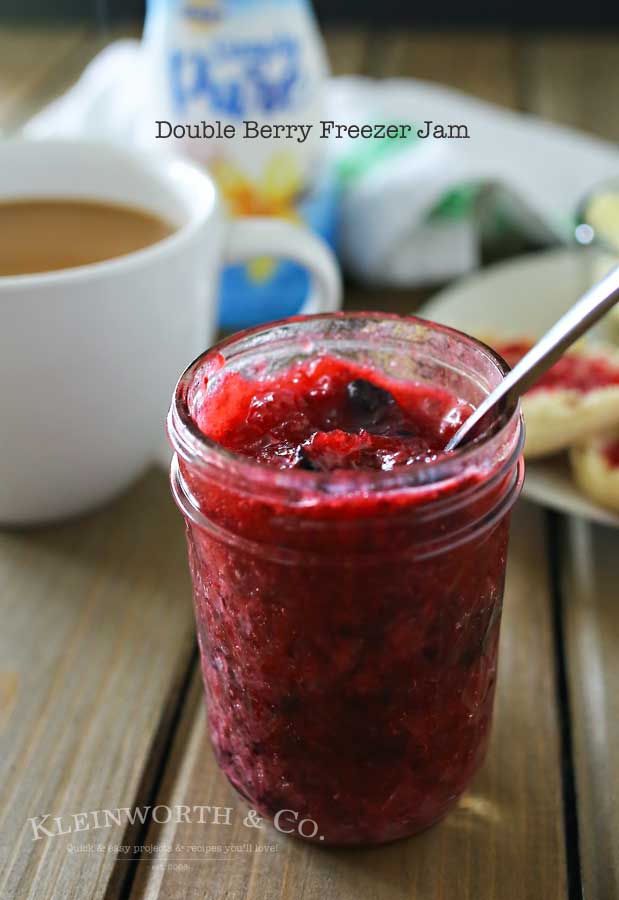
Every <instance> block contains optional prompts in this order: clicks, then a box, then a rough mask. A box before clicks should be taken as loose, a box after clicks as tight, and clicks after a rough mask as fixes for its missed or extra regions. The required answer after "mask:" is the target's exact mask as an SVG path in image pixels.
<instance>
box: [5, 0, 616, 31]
mask: <svg viewBox="0 0 619 900" xmlns="http://www.w3.org/2000/svg"><path fill="white" fill-rule="evenodd" d="M314 7H315V9H316V12H317V14H318V17H319V19H320V21H321V22H359V23H368V24H380V25H395V24H400V25H403V24H406V25H429V26H433V27H434V26H439V25H440V26H463V27H466V26H478V25H482V26H489V25H494V26H505V27H522V28H535V27H549V28H553V29H556V28H561V27H568V28H569V27H581V26H583V25H584V26H588V27H591V28H600V27H606V26H617V25H619V7H618V6H617V3H614V2H613V0H597V2H595V3H575V2H571V3H564V2H563V3H562V2H560V0H545V2H544V3H538V2H535V0H521V2H519V3H512V2H510V0H496V2H493V3H489V2H486V0H477V2H474V3H461V2H459V0H444V2H443V3H441V4H439V6H438V7H437V6H436V5H434V4H431V5H430V6H424V5H423V4H416V3H410V4H409V3H402V2H399V0H383V2H381V3H374V2H372V0H316V3H315V4H314ZM143 14H144V2H143V0H90V2H87V3H84V2H81V0H3V3H2V16H3V17H6V18H7V19H8V18H17V19H20V18H53V19H60V18H73V19H80V20H84V19H91V20H92V21H99V22H106V21H118V20H123V19H124V20H126V19H131V18H139V17H141V16H143Z"/></svg>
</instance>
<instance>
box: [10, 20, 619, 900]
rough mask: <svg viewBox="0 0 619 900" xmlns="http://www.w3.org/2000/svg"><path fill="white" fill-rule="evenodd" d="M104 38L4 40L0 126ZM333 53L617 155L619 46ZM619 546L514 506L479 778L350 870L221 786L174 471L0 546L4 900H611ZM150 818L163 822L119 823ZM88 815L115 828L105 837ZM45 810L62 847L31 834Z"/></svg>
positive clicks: (536, 42)
mask: <svg viewBox="0 0 619 900" xmlns="http://www.w3.org/2000/svg"><path fill="white" fill-rule="evenodd" d="M115 36H116V34H115V33H107V34H103V35H94V34H92V32H91V31H90V30H89V29H88V28H86V27H81V26H76V27H72V28H66V29H62V30H55V31H54V30H51V29H43V28H38V29H29V30H24V29H20V28H17V27H15V28H13V27H11V28H9V27H4V28H2V29H0V127H2V128H3V129H4V130H6V131H11V130H14V129H16V128H18V127H19V125H20V124H22V123H23V122H24V121H25V119H26V118H27V117H28V116H29V115H31V114H32V113H33V112H34V111H35V110H36V109H38V108H39V107H40V106H41V105H43V104H44V103H46V102H48V101H49V100H50V99H51V98H52V97H53V96H55V95H56V94H58V93H60V92H61V91H63V90H64V89H65V88H66V87H67V86H68V85H69V84H70V83H71V82H72V81H73V80H74V79H75V78H76V77H77V75H78V74H79V72H80V71H81V69H82V68H83V66H84V65H85V63H86V62H87V61H88V60H89V59H90V58H91V57H92V56H93V55H94V53H95V52H96V51H97V50H99V49H100V48H101V47H102V46H103V45H104V44H105V43H106V42H107V41H108V40H110V39H112V38H113V37H115ZM328 47H329V51H330V55H331V60H332V65H333V69H334V71H335V72H336V73H343V72H365V73H368V74H371V75H376V76H379V75H395V74H398V75H415V76H418V77H422V78H427V79H431V80H436V81H439V82H444V83H446V84H451V85H455V86H457V87H459V88H461V89H463V90H465V91H468V92H470V93H472V94H476V95H478V96H480V97H483V98H485V99H488V100H492V101H495V102H497V103H500V104H504V105H506V106H509V107H512V108H520V109H525V110H529V111H531V112H536V113H540V114H542V115H545V116H548V117H549V118H552V119H555V120H557V121H560V122H564V123H567V124H571V125H576V126H579V127H582V128H584V129H585V130H588V131H591V132H594V133H596V134H599V135H602V136H605V137H607V138H611V139H615V140H617V139H618V138H619V118H618V117H617V116H616V115H615V114H614V113H615V111H616V109H617V106H618V103H619V66H618V65H617V60H618V58H619V52H618V51H619V42H618V40H617V38H616V37H611V36H587V37H586V38H584V37H580V36H574V37H564V38H563V37H556V38H547V37H540V36H528V35H523V36H518V37H516V36H513V35H508V34H469V35H457V36H456V35H452V34H414V35H409V34H403V33H402V32H398V33H397V34H370V33H366V32H365V31H363V30H356V31H340V32H334V33H331V34H329V35H328ZM524 163H525V164H526V161H524ZM422 296H423V294H422V293H421V292H410V291H403V292H400V293H394V292H387V293H380V294H377V293H376V292H372V291H365V290H363V289H360V288H350V289H349V291H348V294H347V305H348V306H349V307H351V308H363V307H366V308H383V309H396V310H402V311H405V310H410V309H411V308H412V307H413V306H414V305H416V304H417V303H418V302H419V300H420V299H421V297H422ZM618 549H619V538H618V536H617V533H616V532H614V531H610V530H605V529H604V528H599V527H591V526H589V525H587V524H585V523H584V522H582V521H575V520H569V519H564V518H562V517H559V516H557V515H553V514H549V513H547V512H545V511H544V510H542V509H540V508H539V507H536V506H533V505H530V504H528V503H526V502H524V501H523V502H521V503H520V504H519V507H518V509H517V512H516V514H515V516H514V527H513V539H512V545H511V554H510V561H509V570H508V579H507V593H506V603H505V615H504V625H503V631H502V646H501V664H500V678H499V685H500V687H499V691H498V697H497V706H496V719H495V726H494V732H493V738H492V743H491V749H490V753H489V757H488V760H487V762H486V764H485V766H484V767H483V770H482V771H481V772H480V774H479V776H478V777H477V778H476V780H475V782H474V785H473V787H472V789H471V790H470V791H469V792H468V793H467V794H466V796H465V797H464V798H463V800H462V801H461V803H460V804H459V806H458V808H457V809H456V810H455V812H453V813H452V814H451V815H450V816H448V818H447V819H446V820H445V821H444V822H443V823H441V824H440V825H438V826H436V827H435V828H434V829H431V830H430V831H428V832H426V833H425V834H423V835H422V836H420V837H418V838H416V839H414V840H411V841H405V842H400V843H398V844H395V845H392V846H387V847H384V848H380V849H376V850H372V851H364V852H357V851H347V852H345V851H328V850H322V849H320V850H318V849H316V848H314V847H309V846H305V845H302V844H300V843H297V842H294V841H292V840H289V839H286V838H284V837H282V836H281V835H278V834H276V833H275V832H274V831H273V830H272V829H271V828H270V827H265V828H262V829H248V828H247V827H246V826H245V825H244V824H243V818H244V816H245V815H246V810H245V807H244V806H243V804H242V803H241V802H240V800H239V799H238V798H237V797H236V796H235V795H234V794H233V792H232V791H231V789H230V788H229V787H228V786H227V784H226V783H225V781H224V779H223V778H222V777H221V776H220V775H219V774H218V771H217V769H216V766H215V764H214V762H213V759H212V756H211V751H210V749H209V745H208V742H207V739H206V734H205V717H204V711H203V706H202V701H201V686H200V678H199V672H198V663H197V655H196V650H195V643H194V637H193V620H192V612H191V603H190V586H189V580H188V576H187V571H186V560H185V547H184V540H183V529H182V524H181V519H180V516H179V514H178V513H177V511H176V509H175V508H174V507H173V505H172V502H171V500H170V497H169V493H168V488H167V484H166V478H165V476H164V475H163V473H161V472H155V471H153V472H150V473H148V474H147V475H146V476H145V477H144V479H143V480H142V481H141V482H140V483H139V484H138V485H136V486H135V487H134V489H133V490H132V491H131V492H130V493H129V494H128V495H127V496H125V497H123V498H122V499H121V500H120V501H118V502H117V503H116V504H114V505H112V506H110V507H108V508H106V509H104V510H102V511H101V512H99V513H97V514H96V515H93V516H91V517H88V518H85V519H82V520H81V521H78V522H74V523H70V524H65V525H62V526H59V527H56V528H46V529H42V530H36V531H29V532H5V533H3V534H1V535H0V605H1V613H0V622H1V626H0V647H1V657H0V741H1V744H0V835H1V846H0V897H1V898H2V900H32V898H37V900H42V898H49V900H60V898H79V900H89V898H106V900H113V898H131V900H137V898H145V900H146V898H148V900H155V898H167V900H176V898H179V900H181V898H198V897H199V898H208V900H224V898H225V900H241V898H247V900H277V898H285V900H317V898H320V900H335V898H346V900H348V898H349V900H383V898H387V900H389V898H394V900H395V898H397V900H399V898H402V900H404V898H408V900H412V898H415V900H468V898H470V900H516V898H518V900H520V898H522V900H525V898H526V900H555V898H557V900H558V898H569V900H577V898H581V897H586V898H587V900H612V898H617V897H618V896H619V716H618V715H617V714H618V712H619V607H618V606H617V602H616V601H617V599H618V597H617V584H618V583H619V554H618V553H617V550H618ZM183 804H186V805H196V804H200V805H203V806H210V807H211V808H214V807H222V808H223V807H231V808H232V813H233V814H231V815H232V819H233V824H231V825H229V826H227V825H222V824H200V823H199V822H196V821H194V823H193V824H187V823H186V822H183V821H180V823H178V824H177V823H175V822H174V821H171V822H168V823H166V822H164V821H163V820H164V819H165V817H166V815H167V814H166V812H165V810H164V806H171V807H175V806H177V805H183ZM157 806H159V807H160V809H159V810H158V811H156V813H155V818H157V819H160V820H161V821H160V823H159V824H157V823H156V822H155V821H153V820H152V819H151V820H150V821H149V820H148V819H147V820H146V822H145V824H141V823H140V821H139V819H138V820H136V822H135V824H134V825H133V826H131V825H129V826H128V825H127V822H126V813H120V814H117V813H114V811H115V810H117V809H118V808H119V807H121V808H122V807H126V808H128V809H129V810H130V811H131V810H133V809H134V808H135V807H140V808H142V807H151V808H154V807H157ZM98 810H111V811H113V814H114V815H117V817H118V821H119V823H120V824H114V821H113V820H112V821H108V824H109V826H110V827H106V828H104V829H99V830H95V828H94V823H95V820H96V816H97V813H96V811H98ZM80 813H86V815H85V816H80V815H79V814H80ZM46 814H48V815H49V818H48V819H45V820H44V822H43V827H44V828H47V830H48V831H49V832H52V833H53V835H54V836H52V837H50V836H47V835H45V834H43V833H42V832H41V831H40V830H39V831H38V832H37V831H36V828H35V827H33V823H32V822H31V821H29V819H34V820H35V823H34V825H35V826H36V825H37V824H41V819H40V817H42V816H44V815H46ZM101 815H103V814H101ZM212 815H213V813H212V811H211V814H209V815H207V816H206V819H205V821H208V820H209V816H210V818H211V819H212ZM221 815H223V813H220V816H221ZM56 816H58V817H59V818H58V819H57V820H54V817H56ZM93 817H95V818H93ZM86 825H89V826H90V830H88V831H86V830H83V831H78V830H77V829H79V828H85V827H86ZM69 828H70V829H71V830H70V831H69V832H68V833H64V834H61V833H59V832H67V831H68V829H69ZM36 834H38V835H39V836H40V839H38V840H33V838H34V837H35V836H36ZM248 843H250V844H251V845H252V852H247V847H245V848H244V847H243V845H246V844H248ZM89 845H92V846H90V849H89ZM125 845H126V847H127V851H126V852H124V851H123V850H122V849H120V850H119V849H118V847H122V846H125ZM207 845H222V846H221V847H220V848H219V849H217V847H216V846H215V849H212V848H211V849H208V847H207ZM168 846H169V847H170V848H171V852H170V853H166V847H168ZM256 846H258V847H260V848H261V852H257V851H256ZM84 847H85V848H86V849H85V850H84V849H83V848H84ZM140 847H146V850H142V851H141V850H140V849H139V848H140ZM235 847H236V849H231V848H235ZM136 848H137V849H136ZM157 848H158V849H157ZM239 848H240V849H239Z"/></svg>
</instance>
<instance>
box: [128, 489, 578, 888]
mask: <svg viewBox="0 0 619 900" xmlns="http://www.w3.org/2000/svg"><path fill="white" fill-rule="evenodd" d="M198 798H199V799H198ZM157 802H158V803H161V804H166V805H168V806H176V805H177V804H181V805H182V804H192V803H196V802H199V803H202V804H206V805H211V806H219V807H232V808H233V813H232V814H231V819H232V822H233V824H232V825H230V826H225V825H222V824H210V825H208V824H206V825H205V824H199V823H196V822H194V823H193V824H188V823H182V822H181V823H180V824H174V822H172V823H170V824H168V825H163V826H157V825H152V826H151V829H150V831H149V833H148V837H147V843H149V844H151V845H153V844H160V845H170V846H171V847H172V848H174V849H173V851H172V853H171V854H169V855H167V856H166V854H163V853H160V854H158V855H157V854H155V856H154V858H153V859H150V860H148V861H145V862H143V863H141V864H140V866H139V868H138V875H137V879H136V881H135V884H134V888H133V891H132V893H131V898H132V900H155V898H156V900H164V898H165V900H177V898H178V900H181V898H193V897H196V898H197V897H200V898H204V900H224V898H225V900H279V898H281V900H405V898H406V900H411V898H440V897H443V898H449V900H456V898H457V900H485V898H488V900H499V898H500V900H508V898H509V900H542V898H543V900H559V898H565V897H566V896H567V895H566V882H565V863H564V842H563V832H562V825H561V821H562V813H561V804H562V799H561V780H560V765H559V743H558V728H557V716H556V705H555V683H554V662H553V650H552V626H551V616H550V593H549V584H548V577H547V553H546V546H545V538H544V525H543V513H541V512H540V511H539V509H536V508H534V507H532V506H530V505H528V504H525V503H523V504H521V506H520V508H519V509H518V511H517V514H516V515H515V517H514V528H513V536H512V546H511V551H510V561H509V567H508V579H507V590H506V597H505V610H504V623H503V630H502V638H501V657H500V672H499V679H498V695H497V706H496V718H495V723H494V731H493V737H492V741H491V746H490V751H489V755H488V759H487V761H486V763H485V765H484V767H483V768H482V770H481V772H480V773H479V775H478V777H477V778H476V780H475V782H474V784H473V787H472V789H471V790H470V791H469V792H468V793H467V794H466V795H465V796H464V797H463V799H462V801H461V802H460V804H459V805H458V807H457V808H456V810H455V811H454V812H452V813H451V815H448V816H447V818H446V819H445V820H444V821H443V822H442V823H440V824H439V825H437V826H435V827H434V828H432V829H430V830H429V831H427V832H425V833H424V834H422V835H419V836H417V837H415V838H412V839H410V840H406V841H400V842H397V843H395V844H392V845H390V846H386V847H383V848H377V849H373V850H366V851H363V852H360V851H356V850H323V849H318V848H316V847H313V846H312V847H310V846H307V845H304V844H302V843H301V842H299V841H296V840H293V839H290V838H286V837H283V836H282V835H279V834H277V832H275V831H274V829H272V828H271V827H270V826H269V827H265V828H264V829H260V830H259V829H253V828H248V827H246V826H245V825H244V824H243V819H244V817H245V816H246V814H247V810H246V806H245V804H244V802H243V801H242V800H240V799H239V798H238V796H237V795H236V794H235V793H234V792H233V791H232V789H231V788H230V787H229V786H228V784H227V783H226V781H225V779H224V777H223V776H222V775H221V774H220V773H219V772H218V770H217V767H216V764H215V762H214V760H213V757H212V754H211V750H210V747H209V745H208V742H207V738H206V735H205V714H204V711H203V708H202V701H201V691H200V685H199V684H196V685H195V687H194V691H193V693H192V701H191V703H190V704H188V706H187V710H186V717H185V721H184V722H183V725H182V727H181V728H180V729H179V732H178V736H177V741H176V745H175V748H174V752H173V755H172V757H171V764H170V766H169V768H168V772H167V775H166V779H165V781H164V783H163V785H162V790H161V792H160V794H159V796H158V798H157ZM248 842H249V843H251V844H252V845H253V846H252V850H251V851H247V850H244V851H237V852H235V851H234V850H232V849H226V847H228V848H232V847H235V846H236V847H242V846H243V845H245V844H246V843H248ZM256 844H258V845H259V846H260V847H262V848H263V851H262V852H257V851H256V849H255V845H256ZM206 845H221V849H215V850H211V851H210V852H202V851H201V850H200V849H196V850H194V851H192V850H191V849H190V848H191V847H197V848H200V847H201V846H202V847H204V846H206ZM265 847H267V848H268V847H272V848H275V849H272V850H270V851H268V850H266V851H265V850H264V848H265Z"/></svg>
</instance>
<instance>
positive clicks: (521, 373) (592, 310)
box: [445, 266, 619, 450]
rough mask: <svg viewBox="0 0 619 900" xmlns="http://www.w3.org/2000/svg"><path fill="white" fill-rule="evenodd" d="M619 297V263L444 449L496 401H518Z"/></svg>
mask: <svg viewBox="0 0 619 900" xmlns="http://www.w3.org/2000/svg"><path fill="white" fill-rule="evenodd" d="M618 301H619V266H616V267H615V268H614V269H611V271H610V272H609V273H608V275H606V276H605V277H604V278H602V280H601V281H598V283H597V284H596V285H594V286H593V287H592V288H591V289H590V290H588V291H587V293H586V294H584V295H583V296H582V297H581V298H580V300H578V302H577V303H575V304H574V306H572V308H571V309H569V310H568V311H567V312H566V313H565V315H564V316H561V318H560V319H559V321H558V322H556V323H555V324H554V325H553V326H552V328H551V329H550V331H547V332H546V334H545V335H544V337H543V338H541V339H540V340H539V341H538V342H537V344H535V346H534V347H531V349H530V350H529V352H528V353H527V354H526V355H525V356H523V357H522V359H521V360H520V361H519V362H518V363H517V364H516V365H515V366H514V368H513V369H512V370H511V372H508V374H507V375H506V376H505V378H504V379H503V381H502V382H501V383H500V384H499V385H497V387H496V388H495V389H494V390H493V391H492V392H491V393H490V394H488V396H487V397H486V399H485V400H484V401H483V402H482V403H480V405H479V406H478V407H477V409H476V410H475V411H474V412H473V413H472V414H471V415H470V416H469V417H468V419H467V420H466V422H464V423H463V424H462V425H461V426H460V428H458V430H457V431H456V433H455V434H454V435H453V436H452V437H451V438H450V439H449V441H448V443H447V445H446V447H445V450H455V448H456V447H457V446H458V445H459V444H461V443H462V441H463V440H464V439H465V438H466V436H467V435H468V434H470V432H471V430H472V429H473V428H475V426H476V425H477V424H478V423H479V422H480V421H481V420H482V419H483V418H484V416H487V415H488V413H490V412H491V410H492V409H493V408H494V407H495V406H496V405H497V403H501V402H507V403H510V402H512V401H514V402H515V401H516V399H517V398H518V397H520V395H521V394H524V392H525V391H526V390H528V389H529V388H530V387H531V386H532V385H533V384H534V383H535V382H536V381H537V379H538V378H539V377H540V376H541V375H543V374H544V372H545V371H546V370H547V369H549V368H550V367H551V366H552V365H553V364H554V363H555V362H556V361H557V360H558V359H559V357H560V356H562V355H563V354H564V353H565V351H566V350H567V348H568V347H570V346H571V345H572V344H573V343H574V341H576V340H577V339H578V338H579V337H581V335H583V334H584V333H585V331H588V330H589V328H591V326H592V325H595V323H596V322H597V321H598V319H601V318H602V316H603V315H604V314H605V313H607V312H608V310H609V309H611V307H613V306H614V305H615V303H617V302H618Z"/></svg>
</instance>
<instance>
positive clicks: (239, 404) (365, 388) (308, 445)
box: [194, 356, 472, 471]
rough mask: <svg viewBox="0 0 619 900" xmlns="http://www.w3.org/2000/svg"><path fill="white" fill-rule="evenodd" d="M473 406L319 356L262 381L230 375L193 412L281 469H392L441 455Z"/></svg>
mask: <svg viewBox="0 0 619 900" xmlns="http://www.w3.org/2000/svg"><path fill="white" fill-rule="evenodd" d="M204 387H205V389H206V391H208V377H207V376H205V381H204ZM471 411H472V407H471V405H470V404H468V403H466V402H464V401H461V400H457V399H456V398H455V397H454V396H453V395H452V394H450V393H449V392H448V391H441V390H438V389H437V388H435V387H430V386H428V385H423V384H410V383H408V384H407V383H404V382H398V381H396V380H395V379H387V378H385V377H384V376H383V377H381V376H380V375H378V374H377V373H375V372H372V371H371V370H368V369H365V368H362V367H360V366H358V365H355V364H353V363H351V362H348V361H346V360H343V359H337V358H335V357H328V356H318V357H316V358H314V359H311V360H309V361H307V360H306V361H304V362H302V363H299V364H297V365H295V366H293V367H292V368H291V369H290V370H289V371H287V372H284V373H283V374H280V375H277V376H274V377H269V378H266V379H264V380H261V381H256V380H251V381H248V380H247V379H245V378H243V377H242V376H241V375H239V374H238V373H232V374H230V375H227V376H225V377H224V378H223V379H221V380H220V381H219V383H218V385H217V389H216V391H215V392H214V393H213V394H212V395H210V396H209V399H208V402H205V403H204V404H203V405H202V406H199V407H198V408H197V409H196V410H195V413H194V415H195V421H196V424H197V425H198V427H199V428H200V430H201V431H202V432H203V433H204V434H205V435H207V436H208V437H210V438H211V439H212V440H214V441H217V442H218V443H219V444H221V446H222V447H225V448H226V449H228V450H233V451H234V452H235V453H241V454H243V455H244V456H248V457H251V458H252V459H255V460H257V461H258V462H261V463H265V464H267V465H271V466H277V467H278V468H280V469H289V468H301V469H307V470H314V471H333V470H335V469H382V470H385V471H389V470H390V469H393V468H394V467H395V466H402V465H411V464H412V463H415V462H419V461H422V462H424V461H425V462H429V461H430V460H434V459H436V458H437V456H438V455H439V454H440V453H441V451H442V449H443V447H444V446H445V444H446V443H447V441H448V440H449V438H450V437H451V436H452V434H454V433H455V432H456V431H457V430H458V428H459V427H460V425H461V424H462V422H463V421H464V420H465V419H466V418H467V416H468V415H470V413H471Z"/></svg>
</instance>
